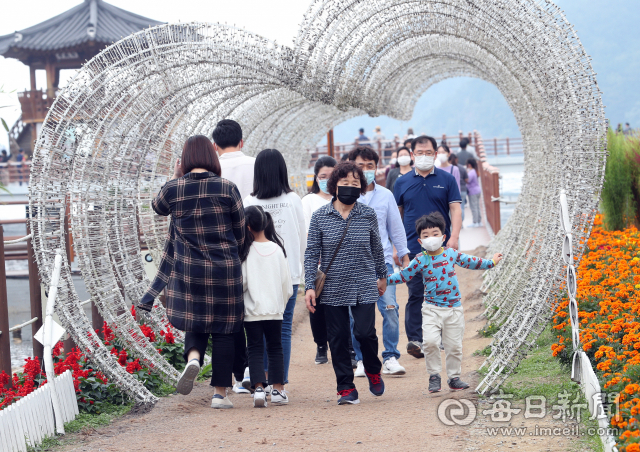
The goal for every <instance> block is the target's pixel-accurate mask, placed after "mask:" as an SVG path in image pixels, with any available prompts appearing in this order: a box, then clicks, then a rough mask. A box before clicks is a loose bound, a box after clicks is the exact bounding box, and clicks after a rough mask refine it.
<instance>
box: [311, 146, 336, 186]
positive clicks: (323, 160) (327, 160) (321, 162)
mask: <svg viewBox="0 0 640 452" xmlns="http://www.w3.org/2000/svg"><path fill="white" fill-rule="evenodd" d="M337 164H338V162H336V159H334V158H333V157H331V156H330V155H323V156H322V157H320V158H319V159H318V160H316V164H315V165H314V166H313V185H312V186H311V191H310V192H309V193H316V194H317V193H320V187H319V186H318V173H319V172H320V170H321V169H322V168H324V167H325V166H328V167H329V168H335V167H336V165H337Z"/></svg>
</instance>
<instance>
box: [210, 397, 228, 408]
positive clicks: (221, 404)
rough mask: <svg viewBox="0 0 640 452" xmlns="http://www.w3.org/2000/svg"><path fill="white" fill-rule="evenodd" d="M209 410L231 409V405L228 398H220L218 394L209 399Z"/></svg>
mask: <svg viewBox="0 0 640 452" xmlns="http://www.w3.org/2000/svg"><path fill="white" fill-rule="evenodd" d="M211 408H233V403H231V400H229V397H222V396H221V395H220V394H214V396H213V397H212V398H211Z"/></svg>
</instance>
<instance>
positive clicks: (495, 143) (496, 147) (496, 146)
mask: <svg viewBox="0 0 640 452" xmlns="http://www.w3.org/2000/svg"><path fill="white" fill-rule="evenodd" d="M493 154H494V155H498V139H497V138H495V137H494V138H493Z"/></svg>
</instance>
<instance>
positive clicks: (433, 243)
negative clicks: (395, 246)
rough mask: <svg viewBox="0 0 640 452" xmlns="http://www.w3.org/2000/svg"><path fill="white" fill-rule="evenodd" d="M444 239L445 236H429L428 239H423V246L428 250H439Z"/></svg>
mask: <svg viewBox="0 0 640 452" xmlns="http://www.w3.org/2000/svg"><path fill="white" fill-rule="evenodd" d="M443 241H444V236H440V237H427V238H426V239H421V243H420V244H421V245H422V248H423V249H425V250H427V251H437V250H438V249H439V248H440V247H441V246H442V242H443Z"/></svg>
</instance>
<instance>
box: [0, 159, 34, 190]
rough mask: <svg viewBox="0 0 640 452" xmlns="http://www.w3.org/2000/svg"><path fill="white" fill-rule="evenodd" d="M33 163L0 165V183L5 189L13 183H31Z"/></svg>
mask: <svg viewBox="0 0 640 452" xmlns="http://www.w3.org/2000/svg"><path fill="white" fill-rule="evenodd" d="M30 174H31V161H30V160H29V161H26V162H6V163H0V183H2V185H4V186H5V187H6V186H7V185H9V184H11V183H20V182H22V183H24V184H27V183H28V182H29V175H30Z"/></svg>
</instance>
